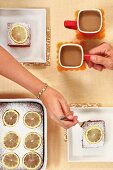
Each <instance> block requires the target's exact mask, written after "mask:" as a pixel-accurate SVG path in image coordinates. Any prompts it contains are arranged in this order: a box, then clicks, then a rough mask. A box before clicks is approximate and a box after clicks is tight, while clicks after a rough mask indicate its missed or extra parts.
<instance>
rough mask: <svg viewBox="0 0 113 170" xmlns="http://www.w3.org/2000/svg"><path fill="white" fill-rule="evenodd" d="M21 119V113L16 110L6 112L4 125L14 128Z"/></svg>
mask: <svg viewBox="0 0 113 170" xmlns="http://www.w3.org/2000/svg"><path fill="white" fill-rule="evenodd" d="M18 118H19V113H18V112H17V111H16V110H12V109H9V110H6V111H5V112H4V114H3V117H2V119H3V123H4V125H6V126H14V125H15V124H16V123H17V121H18Z"/></svg>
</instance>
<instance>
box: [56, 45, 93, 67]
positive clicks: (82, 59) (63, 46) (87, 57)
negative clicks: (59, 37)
mask: <svg viewBox="0 0 113 170" xmlns="http://www.w3.org/2000/svg"><path fill="white" fill-rule="evenodd" d="M67 46H71V47H73V46H74V47H77V48H79V49H80V51H81V62H80V64H79V65H76V66H68V65H63V64H62V61H61V53H62V49H63V48H65V47H67ZM75 57H76V56H75ZM58 60H59V64H60V66H61V67H63V68H69V69H71V68H72V69H73V68H79V67H81V66H82V64H83V62H84V61H90V55H86V54H84V51H83V47H82V46H81V45H79V44H72V43H68V44H63V45H61V46H60V49H59V54H58Z"/></svg>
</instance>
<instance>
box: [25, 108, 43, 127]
mask: <svg viewBox="0 0 113 170" xmlns="http://www.w3.org/2000/svg"><path fill="white" fill-rule="evenodd" d="M41 121H42V117H41V114H40V113H38V112H36V111H29V112H27V113H26V114H25V116H24V124H25V126H26V127H29V128H36V127H38V126H40V124H41Z"/></svg>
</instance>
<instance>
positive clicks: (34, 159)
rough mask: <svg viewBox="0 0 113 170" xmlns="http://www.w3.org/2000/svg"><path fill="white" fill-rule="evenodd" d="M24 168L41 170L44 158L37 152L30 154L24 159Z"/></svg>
mask: <svg viewBox="0 0 113 170" xmlns="http://www.w3.org/2000/svg"><path fill="white" fill-rule="evenodd" d="M23 166H24V168H25V169H29V170H36V169H39V168H41V166H42V158H41V156H40V155H39V154H38V153H36V152H29V153H27V154H25V155H24V157H23Z"/></svg>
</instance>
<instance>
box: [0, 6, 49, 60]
mask: <svg viewBox="0 0 113 170" xmlns="http://www.w3.org/2000/svg"><path fill="white" fill-rule="evenodd" d="M11 22H16V23H18V22H20V23H21V22H24V23H28V24H30V26H31V46H30V47H9V46H8V45H7V44H8V43H7V40H8V38H7V35H8V34H7V23H11ZM0 45H1V46H3V47H4V48H5V49H6V50H7V51H8V52H9V53H11V54H12V55H13V56H14V57H15V58H16V59H17V60H18V61H19V62H22V63H29V62H30V63H45V62H46V9H24V8H20V9H15V8H12V9H11V8H9V9H5V8H0Z"/></svg>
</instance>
